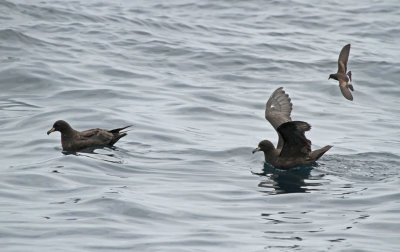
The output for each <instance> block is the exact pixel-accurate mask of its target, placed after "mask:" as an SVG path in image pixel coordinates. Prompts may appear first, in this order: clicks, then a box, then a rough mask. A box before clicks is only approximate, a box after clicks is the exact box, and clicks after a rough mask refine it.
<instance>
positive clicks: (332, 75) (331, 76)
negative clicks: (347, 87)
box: [328, 74, 338, 80]
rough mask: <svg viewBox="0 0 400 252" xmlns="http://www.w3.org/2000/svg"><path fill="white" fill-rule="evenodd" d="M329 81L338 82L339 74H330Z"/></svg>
mask: <svg viewBox="0 0 400 252" xmlns="http://www.w3.org/2000/svg"><path fill="white" fill-rule="evenodd" d="M329 79H334V80H337V79H338V78H337V74H330V75H329V78H328V80H329Z"/></svg>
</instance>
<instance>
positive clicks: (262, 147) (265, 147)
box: [253, 140, 275, 154]
mask: <svg viewBox="0 0 400 252" xmlns="http://www.w3.org/2000/svg"><path fill="white" fill-rule="evenodd" d="M274 149H275V147H274V145H273V144H272V143H271V142H270V141H268V140H262V141H261V142H260V143H259V144H258V146H257V148H255V149H254V150H253V154H254V153H256V152H257V151H262V152H264V153H266V152H269V151H272V150H274Z"/></svg>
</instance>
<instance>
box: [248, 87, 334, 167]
mask: <svg viewBox="0 0 400 252" xmlns="http://www.w3.org/2000/svg"><path fill="white" fill-rule="evenodd" d="M291 112H292V103H291V102H290V98H289V95H287V94H286V93H285V91H283V88H282V87H281V88H278V89H277V90H275V92H273V93H272V95H271V97H270V98H269V100H268V102H267V104H266V109H265V118H266V119H267V120H268V121H269V122H270V123H271V125H272V126H273V127H274V128H275V130H276V131H277V133H278V135H279V141H278V145H277V148H275V147H274V145H273V144H272V143H271V142H270V141H268V140H263V141H261V142H260V143H259V144H258V147H257V148H256V149H254V150H253V153H255V152H257V151H263V152H264V157H265V161H266V162H268V163H269V164H271V165H272V166H274V167H276V168H280V169H289V168H292V167H295V166H300V165H311V164H312V163H314V162H315V161H317V160H318V159H319V158H320V157H321V156H322V155H323V154H324V153H325V152H327V151H328V150H329V149H330V148H331V147H332V146H330V145H327V146H325V147H323V148H321V149H318V150H315V151H311V141H310V140H308V139H307V138H306V137H305V135H304V132H306V131H309V130H310V129H311V126H310V125H309V124H308V123H306V122H302V121H292V119H291V118H290V113H291Z"/></svg>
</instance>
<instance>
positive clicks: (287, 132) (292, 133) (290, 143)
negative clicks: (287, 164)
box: [278, 121, 311, 158]
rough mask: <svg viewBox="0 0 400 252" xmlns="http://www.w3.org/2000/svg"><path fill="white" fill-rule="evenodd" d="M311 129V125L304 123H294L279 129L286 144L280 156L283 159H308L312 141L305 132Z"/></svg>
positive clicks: (285, 124)
mask: <svg viewBox="0 0 400 252" xmlns="http://www.w3.org/2000/svg"><path fill="white" fill-rule="evenodd" d="M310 129H311V125H310V124H308V123H306V122H302V121H292V122H287V123H284V124H282V125H281V126H279V127H278V132H279V133H280V134H281V136H282V138H283V141H284V144H283V148H282V151H281V153H280V156H281V157H283V158H298V157H307V156H308V155H309V153H310V152H311V141H310V140H308V139H307V138H306V136H305V135H304V132H306V131H308V130H310Z"/></svg>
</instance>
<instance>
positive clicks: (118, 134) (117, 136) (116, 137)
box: [110, 125, 132, 145]
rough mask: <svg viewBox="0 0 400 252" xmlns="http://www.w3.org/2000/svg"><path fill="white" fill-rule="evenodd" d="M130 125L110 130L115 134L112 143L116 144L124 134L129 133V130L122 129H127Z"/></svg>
mask: <svg viewBox="0 0 400 252" xmlns="http://www.w3.org/2000/svg"><path fill="white" fill-rule="evenodd" d="M129 127H132V125H128V126H125V127H122V128H118V129H113V130H110V132H111V133H112V134H113V135H114V138H113V139H112V140H111V142H110V145H114V144H115V143H116V142H118V140H119V139H121V138H123V137H124V136H126V135H128V134H127V132H128V131H129V130H125V131H122V130H124V129H127V128H129Z"/></svg>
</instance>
